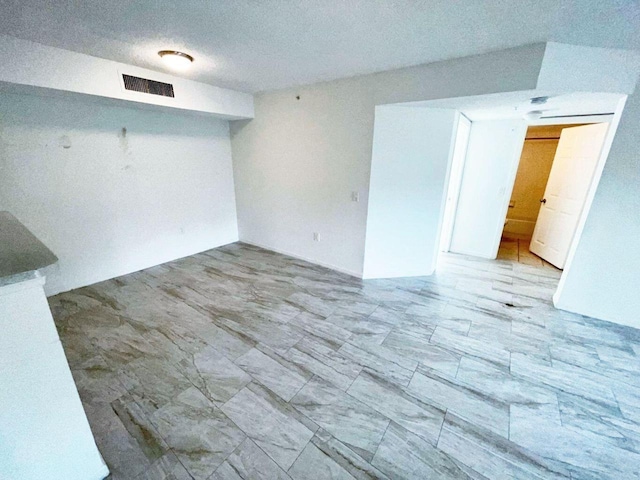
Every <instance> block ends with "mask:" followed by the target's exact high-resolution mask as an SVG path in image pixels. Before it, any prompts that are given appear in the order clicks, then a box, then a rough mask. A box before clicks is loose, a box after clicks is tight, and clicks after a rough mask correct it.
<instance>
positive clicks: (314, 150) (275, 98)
mask: <svg viewBox="0 0 640 480" xmlns="http://www.w3.org/2000/svg"><path fill="white" fill-rule="evenodd" d="M543 49H544V48H543V46H542V45H534V46H528V47H522V48H517V49H512V50H506V51H502V52H496V53H491V54H486V55H479V56H475V57H468V58H462V59H457V60H451V61H446V62H440V63H434V64H430V65H423V66H419V67H412V68H407V69H402V70H394V71H391V72H383V73H378V74H373V75H366V76H362V77H354V78H350V79H344V80H337V81H333V82H327V83H320V84H316V85H311V86H306V87H300V88H296V89H288V90H284V91H279V92H272V93H265V94H261V95H257V96H256V98H255V108H256V116H255V119H254V120H251V121H250V122H245V121H240V122H233V123H232V147H233V160H234V174H235V178H236V195H237V200H238V222H239V229H240V239H241V240H243V241H246V242H249V243H254V244H257V245H261V246H264V247H267V248H270V249H272V250H276V251H280V252H284V253H288V254H291V255H294V256H297V257H301V258H306V259H308V260H311V261H313V262H315V263H318V264H322V265H327V266H330V267H332V268H335V269H338V270H342V271H346V272H349V273H352V274H354V275H361V274H362V271H363V261H364V244H365V228H366V217H367V202H368V198H367V197H368V196H367V192H368V189H369V173H370V165H371V149H372V143H373V128H374V111H375V107H376V105H382V104H390V103H397V102H409V101H418V100H428V99H434V98H446V97H457V96H466V95H480V94H485V93H495V92H501V91H519V90H530V89H532V88H535V85H536V81H537V78H538V73H539V69H540V64H541V61H542V54H543ZM504 72H510V74H509V75H505V74H504ZM297 95H299V96H300V100H297V99H296V96H297ZM352 191H358V192H360V202H359V203H354V202H352V201H351V192H352ZM313 232H319V233H320V242H314V241H313Z"/></svg>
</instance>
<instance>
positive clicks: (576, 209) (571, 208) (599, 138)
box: [529, 123, 609, 268]
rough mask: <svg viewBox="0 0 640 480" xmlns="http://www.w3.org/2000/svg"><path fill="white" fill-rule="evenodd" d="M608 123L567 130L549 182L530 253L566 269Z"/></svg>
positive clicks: (559, 146) (561, 137) (563, 135)
mask: <svg viewBox="0 0 640 480" xmlns="http://www.w3.org/2000/svg"><path fill="white" fill-rule="evenodd" d="M608 128H609V124H608V123H596V124H593V125H585V126H581V127H572V128H565V129H564V130H562V134H561V135H560V141H559V142H558V148H557V150H556V154H555V157H554V160H553V166H552V167H551V173H550V174H549V180H548V181H547V187H546V189H545V192H544V198H543V199H541V202H542V204H541V206H540V212H539V213H538V219H537V221H536V226H535V229H534V231H533V237H532V239H531V245H530V247H529V248H530V250H531V252H532V253H535V254H536V255H538V256H539V257H541V258H543V259H545V260H546V261H547V262H549V263H550V264H552V265H555V266H556V267H558V268H564V264H565V262H566V260H567V255H568V253H569V248H570V247H571V241H572V240H573V236H574V234H575V231H576V227H577V225H578V222H579V219H580V214H581V213H582V209H583V208H584V204H585V200H586V198H587V194H588V192H589V188H590V186H591V183H592V181H593V175H594V173H595V169H596V166H597V164H598V160H599V158H600V154H601V152H602V146H603V144H604V139H605V136H606V134H607V130H608Z"/></svg>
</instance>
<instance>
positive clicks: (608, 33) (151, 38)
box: [0, 0, 640, 92]
mask: <svg viewBox="0 0 640 480" xmlns="http://www.w3.org/2000/svg"><path fill="white" fill-rule="evenodd" d="M0 9H1V10H0V33H4V34H8V35H13V36H16V37H19V38H23V39H27V40H33V41H36V42H39V43H43V44H45V45H51V46H55V47H60V48H65V49H68V50H72V51H76V52H82V53H86V54H90V55H93V56H96V57H102V58H107V59H111V60H116V61H119V62H124V63H129V64H133V65H138V66H140V67H145V68H150V69H154V70H159V71H167V70H165V68H164V66H163V65H162V64H161V63H160V59H159V57H158V56H157V54H156V52H157V51H158V50H161V49H167V48H168V49H178V50H183V51H186V52H188V53H190V54H192V55H193V56H194V57H195V58H196V61H195V63H194V64H193V67H192V69H191V70H189V72H187V73H184V74H180V75H181V76H184V77H187V78H191V79H194V80H198V81H202V82H206V83H209V84H212V85H217V86H221V87H227V88H233V89H237V90H242V91H247V92H256V91H263V90H272V89H278V88H284V87H289V86H293V85H301V84H307V83H313V82H317V81H323V80H331V79H335V78H340V77H347V76H353V75H358V74H363V73H370V72H375V71H382V70H389V69H393V68H399V67H404V66H409V65H416V64H420V63H427V62H433V61H437V60H444V59H448V58H453V57H460V56H465V55H472V54H477V53H483V52H486V51H490V50H498V49H502V48H508V47H513V46H518V45H524V44H528V43H535V42H541V41H560V42H566V43H574V44H583V45H588V46H602V47H618V48H638V47H639V46H640V14H639V12H640V0H619V1H617V0H573V1H567V0H565V1H563V0H428V1H427V0H424V1H419V0H333V1H329V0H262V1H260V0H200V1H196V0H184V1H175V0H137V1H130V0H109V1H105V0H83V1H78V0H76V1H71V0H55V1H54V0H50V1H36V0H0Z"/></svg>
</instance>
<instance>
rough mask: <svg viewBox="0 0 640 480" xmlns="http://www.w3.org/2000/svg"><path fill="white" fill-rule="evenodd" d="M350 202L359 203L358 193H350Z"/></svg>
mask: <svg viewBox="0 0 640 480" xmlns="http://www.w3.org/2000/svg"><path fill="white" fill-rule="evenodd" d="M351 201H352V202H359V201H360V192H351Z"/></svg>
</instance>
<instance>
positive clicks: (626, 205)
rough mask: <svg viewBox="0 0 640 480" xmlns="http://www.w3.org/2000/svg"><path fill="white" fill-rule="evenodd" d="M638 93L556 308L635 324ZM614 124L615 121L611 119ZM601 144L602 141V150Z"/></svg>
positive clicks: (638, 303)
mask: <svg viewBox="0 0 640 480" xmlns="http://www.w3.org/2000/svg"><path fill="white" fill-rule="evenodd" d="M639 124H640V94H637V93H636V94H635V95H632V96H630V97H629V98H628V100H627V102H626V106H625V108H624V111H623V113H622V117H621V119H620V123H619V125H618V128H617V131H616V133H615V137H614V139H613V143H612V145H611V150H610V151H609V155H608V157H607V161H606V164H605V165H604V170H603V172H602V177H601V179H600V183H599V184H598V188H597V191H596V194H595V197H594V199H593V203H592V204H591V208H590V210H589V214H588V216H587V219H586V223H585V225H584V230H583V231H582V235H581V237H580V240H579V242H578V244H577V246H576V248H575V251H572V252H570V253H569V259H568V261H567V267H568V268H565V272H564V275H563V277H562V279H561V282H560V285H559V288H558V292H557V294H556V295H555V297H554V301H555V305H556V307H558V308H562V309H564V310H569V311H572V312H577V313H581V314H583V315H588V316H591V317H596V318H600V319H603V320H609V321H612V322H617V323H621V324H623V325H630V326H632V327H636V328H640V314H639V312H640V293H639V292H640V253H639V252H638V248H637V244H638V239H640V154H639V153H638V152H639V151H640V145H638V125H639ZM611 128H612V129H615V123H612V127H611ZM606 148H607V146H606V142H605V149H606Z"/></svg>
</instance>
